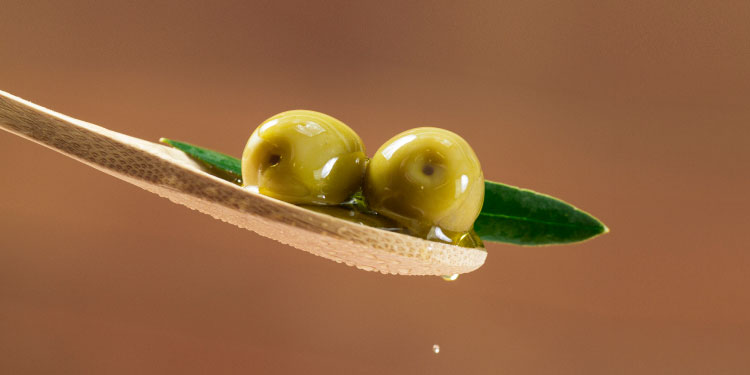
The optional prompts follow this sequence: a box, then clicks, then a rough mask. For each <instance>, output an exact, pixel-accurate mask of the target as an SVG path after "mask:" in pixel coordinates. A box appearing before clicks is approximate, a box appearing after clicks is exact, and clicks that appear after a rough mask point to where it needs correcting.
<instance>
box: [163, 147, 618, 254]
mask: <svg viewBox="0 0 750 375" xmlns="http://www.w3.org/2000/svg"><path fill="white" fill-rule="evenodd" d="M159 141H160V142H161V143H164V144H167V145H169V146H172V147H174V148H177V149H178V150H181V151H183V152H184V153H186V154H187V155H188V156H190V157H192V158H193V159H194V160H196V161H197V162H198V163H200V164H201V165H203V166H204V167H205V168H206V169H207V170H208V172H209V173H211V174H213V175H215V176H217V177H219V178H223V179H225V180H227V181H230V182H233V183H235V184H238V185H242V168H241V162H240V160H239V159H237V158H234V157H231V156H229V155H226V154H222V153H220V152H217V151H213V150H209V149H205V148H202V147H198V146H194V145H191V144H189V143H185V142H179V141H174V140H171V139H167V138H162V139H160V140H159ZM484 187H485V190H484V205H483V206H482V212H481V213H480V214H479V217H478V218H477V220H476V221H475V222H474V231H476V233H477V234H478V235H479V237H480V238H482V240H483V241H490V242H506V243H512V244H517V245H531V246H533V245H553V244H565V243H571V242H578V241H583V240H586V239H589V238H592V237H594V236H597V235H600V234H603V233H607V232H608V231H609V229H607V227H606V226H605V225H604V224H602V223H601V222H600V221H599V220H597V219H596V218H594V217H593V216H591V215H589V214H587V213H586V212H583V211H581V210H579V209H577V208H575V207H573V206H571V205H570V204H568V203H565V202H563V201H561V200H559V199H556V198H553V197H550V196H548V195H544V194H540V193H536V192H533V191H531V190H525V189H519V188H517V187H513V186H508V185H503V184H500V183H497V182H492V181H485V184H484ZM345 205H350V206H352V207H358V208H359V209H360V210H361V211H362V212H367V208H366V206H365V203H364V197H362V196H361V193H360V194H359V195H355V196H354V197H352V200H351V201H349V202H346V203H345Z"/></svg>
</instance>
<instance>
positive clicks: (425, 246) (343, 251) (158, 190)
mask: <svg viewBox="0 0 750 375" xmlns="http://www.w3.org/2000/svg"><path fill="white" fill-rule="evenodd" d="M0 128H2V129H3V130H6V131H8V132H11V133H13V134H16V135H18V136H21V137H23V138H26V139H29V140H31V141H33V142H36V143H38V144H41V145H43V146H46V147H48V148H51V149H53V150H55V151H57V152H60V153H62V154H64V155H66V156H69V157H71V158H73V159H75V160H78V161H80V162H82V163H84V164H87V165H89V166H91V167H94V168H96V169H98V170H100V171H102V172H104V173H107V174H109V175H112V176H114V177H117V178H119V179H121V180H123V181H126V182H129V183H131V184H133V185H136V186H138V187H141V188H143V189H145V190H147V191H150V192H152V193H155V194H158V195H159V196H162V197H164V198H167V199H169V200H171V201H172V202H175V203H179V204H182V205H184V206H187V207H189V208H191V209H194V210H198V211H200V212H203V213H206V214H208V215H211V216H213V217H214V218H216V219H219V220H222V221H225V222H227V223H231V224H234V225H236V226H238V227H241V228H245V229H248V230H251V231H254V232H256V233H258V234H260V235H262V236H265V237H268V238H272V239H274V240H277V241H279V242H282V243H285V244H287V245H291V246H293V247H296V248H298V249H300V250H304V251H307V252H309V253H312V254H315V255H318V256H321V257H324V258H327V259H331V260H333V261H336V262H339V263H344V264H347V265H349V266H355V267H357V268H359V269H362V270H366V271H379V272H382V273H387V274H399V275H452V274H461V273H466V272H471V271H473V270H475V269H477V268H479V267H481V266H482V264H484V261H485V259H486V257H487V252H486V251H485V249H483V248H464V247H459V246H454V245H450V244H445V243H439V242H433V241H427V240H424V239H421V238H417V237H412V236H408V235H404V234H399V233H394V232H389V231H385V230H381V229H377V228H373V227H368V226H365V225H361V224H356V223H352V222H349V221H346V220H342V219H339V218H335V217H332V216H328V215H325V214H321V213H317V212H314V211H310V210H307V209H305V208H302V207H298V206H295V205H292V204H289V203H286V202H283V201H279V200H276V199H273V198H270V197H267V196H264V195H260V194H257V193H253V192H251V191H249V190H247V189H243V188H241V187H239V186H237V185H235V184H232V183H230V182H228V181H225V180H223V179H221V178H218V177H216V176H213V175H211V174H209V173H207V172H206V171H205V170H204V168H203V167H202V166H201V165H199V164H198V163H196V162H195V161H193V160H192V159H190V158H189V157H188V156H187V155H185V154H184V153H183V152H182V151H179V150H177V149H174V148H170V147H167V146H163V145H160V144H157V143H153V142H149V141H145V140H142V139H139V138H135V137H131V136H128V135H125V134H121V133H117V132H114V131H111V130H108V129H105V128H103V127H100V126H97V125H94V124H91V123H87V122H84V121H81V120H76V119H74V118H71V117H69V116H65V115H63V114H60V113H57V112H54V111H51V110H49V109H46V108H43V107H41V106H38V105H36V104H34V103H31V102H29V101H26V100H23V99H21V98H18V97H16V96H13V95H11V94H8V93H6V92H3V91H0Z"/></svg>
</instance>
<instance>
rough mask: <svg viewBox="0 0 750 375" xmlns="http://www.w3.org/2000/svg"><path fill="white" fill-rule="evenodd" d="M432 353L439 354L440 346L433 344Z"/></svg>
mask: <svg viewBox="0 0 750 375" xmlns="http://www.w3.org/2000/svg"><path fill="white" fill-rule="evenodd" d="M432 351H433V352H435V354H438V353H440V345H438V344H435V345H433V346H432Z"/></svg>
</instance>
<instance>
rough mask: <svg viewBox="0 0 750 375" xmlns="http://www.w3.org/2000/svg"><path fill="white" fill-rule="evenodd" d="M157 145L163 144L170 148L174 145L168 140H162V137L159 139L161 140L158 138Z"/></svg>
mask: <svg viewBox="0 0 750 375" xmlns="http://www.w3.org/2000/svg"><path fill="white" fill-rule="evenodd" d="M159 143H163V144H165V145H167V146H172V147H174V145H173V144H172V140H171V139H169V138H164V137H161V138H159Z"/></svg>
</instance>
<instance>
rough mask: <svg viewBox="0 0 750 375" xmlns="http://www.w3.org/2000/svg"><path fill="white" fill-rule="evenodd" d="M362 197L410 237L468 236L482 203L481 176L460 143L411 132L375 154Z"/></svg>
mask: <svg viewBox="0 0 750 375" xmlns="http://www.w3.org/2000/svg"><path fill="white" fill-rule="evenodd" d="M364 193H365V197H366V198H367V201H368V203H369V205H370V208H371V209H373V210H375V211H376V212H378V213H379V214H382V215H384V216H386V217H389V218H391V219H393V220H395V221H397V222H398V223H400V224H401V225H404V226H406V227H407V228H409V229H410V230H412V231H414V232H417V233H420V234H424V233H425V232H426V231H430V230H431V227H434V226H437V227H439V228H442V229H444V230H447V231H452V232H468V231H470V230H471V228H472V227H473V224H474V220H476V218H477V216H479V211H480V210H481V208H482V203H483V202H484V175H483V174H482V168H481V166H480V165H479V159H477V156H476V154H474V151H473V150H472V149H471V147H470V146H469V144H468V143H467V142H466V141H465V140H464V139H463V138H461V137H460V136H458V135H457V134H455V133H452V132H450V131H447V130H444V129H438V128H416V129H412V130H408V131H406V132H403V133H401V134H399V135H397V136H395V137H393V138H391V139H390V140H389V141H388V142H386V143H385V144H384V145H383V146H381V147H380V149H379V150H378V151H377V152H376V153H375V156H374V157H373V158H372V159H371V160H370V163H369V166H368V168H367V172H366V175H365V184H364ZM433 230H434V228H433Z"/></svg>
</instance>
